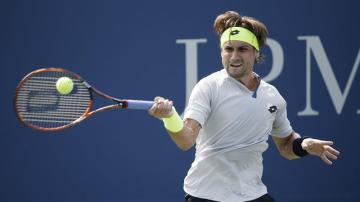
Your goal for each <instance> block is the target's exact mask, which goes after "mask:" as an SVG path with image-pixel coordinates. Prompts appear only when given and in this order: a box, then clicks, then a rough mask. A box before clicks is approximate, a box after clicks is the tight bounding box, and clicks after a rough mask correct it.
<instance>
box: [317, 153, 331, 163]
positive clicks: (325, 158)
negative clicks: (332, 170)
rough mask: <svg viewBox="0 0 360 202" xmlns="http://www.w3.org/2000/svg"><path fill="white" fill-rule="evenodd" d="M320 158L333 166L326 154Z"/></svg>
mask: <svg viewBox="0 0 360 202" xmlns="http://www.w3.org/2000/svg"><path fill="white" fill-rule="evenodd" d="M320 158H321V159H322V160H323V161H324V162H325V163H326V164H328V165H331V164H332V162H331V161H330V160H329V159H328V157H327V156H326V155H325V154H322V155H321V156H320Z"/></svg>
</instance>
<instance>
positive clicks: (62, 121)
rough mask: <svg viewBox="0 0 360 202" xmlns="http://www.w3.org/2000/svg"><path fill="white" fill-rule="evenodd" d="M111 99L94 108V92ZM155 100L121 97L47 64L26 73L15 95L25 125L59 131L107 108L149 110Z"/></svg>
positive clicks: (18, 113)
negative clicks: (106, 92) (104, 91)
mask: <svg viewBox="0 0 360 202" xmlns="http://www.w3.org/2000/svg"><path fill="white" fill-rule="evenodd" d="M94 95H98V96H100V97H103V98H106V99H108V100H111V101H112V104H111V105H108V106H104V107H101V108H98V109H92V107H93V102H94V99H93V96H94ZM153 104H154V102H152V101H143V100H122V99H117V98H114V97H111V96H109V95H106V94H105V93H102V92H101V91H99V90H97V89H96V88H94V87H92V86H90V85H89V84H88V83H87V82H86V81H85V80H83V79H82V78H81V77H80V76H79V75H77V74H75V73H73V72H71V71H68V70H65V69H62V68H44V69H38V70H35V71H33V72H31V73H29V74H28V75H26V76H25V77H24V78H23V79H22V80H21V81H20V83H19V84H18V86H17V88H16V94H15V97H14V107H15V112H16V114H17V116H18V118H19V119H20V121H21V122H23V123H24V124H25V125H27V126H28V127H30V128H33V129H36V130H40V131H45V132H47V131H59V130H63V129H65V128H69V127H71V126H73V125H75V124H78V123H79V122H81V121H82V120H84V119H86V118H88V117H90V116H92V115H93V114H95V113H97V112H101V111H104V110H108V109H140V110H148V109H150V108H151V106H152V105H153Z"/></svg>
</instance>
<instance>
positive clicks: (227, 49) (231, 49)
mask: <svg viewBox="0 0 360 202" xmlns="http://www.w3.org/2000/svg"><path fill="white" fill-rule="evenodd" d="M225 50H226V51H227V52H230V51H233V50H234V49H233V48H232V47H225Z"/></svg>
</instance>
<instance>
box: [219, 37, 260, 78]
mask: <svg viewBox="0 0 360 202" xmlns="http://www.w3.org/2000/svg"><path fill="white" fill-rule="evenodd" d="M257 55H258V52H257V51H256V50H255V48H253V47H252V46H251V45H250V44H248V43H246V42H242V41H228V42H226V43H225V44H224V46H223V47H222V48H221V59H222V64H223V66H224V68H225V70H226V71H227V72H228V74H229V75H230V76H231V77H233V78H235V79H240V78H242V77H244V76H246V75H250V73H251V72H252V71H253V66H254V63H255V59H256V57H257Z"/></svg>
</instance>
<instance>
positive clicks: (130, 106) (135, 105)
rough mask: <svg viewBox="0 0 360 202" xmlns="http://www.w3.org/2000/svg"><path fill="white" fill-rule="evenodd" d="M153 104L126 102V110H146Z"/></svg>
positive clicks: (148, 102) (140, 101)
mask: <svg viewBox="0 0 360 202" xmlns="http://www.w3.org/2000/svg"><path fill="white" fill-rule="evenodd" d="M153 104H154V102H153V101H145V100H127V108H128V109H141V110H148V109H150V107H152V106H153Z"/></svg>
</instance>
